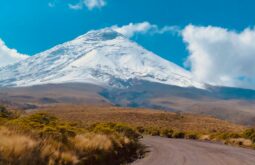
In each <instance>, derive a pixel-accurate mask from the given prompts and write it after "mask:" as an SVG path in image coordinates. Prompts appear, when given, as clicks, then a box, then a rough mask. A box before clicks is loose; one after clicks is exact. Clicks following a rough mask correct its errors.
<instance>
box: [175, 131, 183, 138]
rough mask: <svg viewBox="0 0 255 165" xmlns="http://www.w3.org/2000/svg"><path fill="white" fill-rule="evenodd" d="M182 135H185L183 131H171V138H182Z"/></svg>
mask: <svg viewBox="0 0 255 165" xmlns="http://www.w3.org/2000/svg"><path fill="white" fill-rule="evenodd" d="M184 137H185V132H182V131H176V132H174V133H173V138H178V139H181V138H184Z"/></svg>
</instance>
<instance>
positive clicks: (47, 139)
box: [0, 107, 143, 165]
mask: <svg viewBox="0 0 255 165" xmlns="http://www.w3.org/2000/svg"><path fill="white" fill-rule="evenodd" d="M0 124H1V126H0V139H1V140H0V164H10V165H27V164H30V165H47V164H48V165H71V164H82V165H94V164H98V165H100V164H102V165H107V164H109V165H118V164H125V163H128V162H131V161H133V160H135V159H137V158H138V157H140V156H142V151H143V147H142V146H141V145H140V144H139V142H138V139H139V137H140V135H139V134H138V133H137V132H136V131H134V130H133V129H132V128H130V127H128V126H126V125H123V124H113V123H108V124H94V125H91V126H90V127H87V128H85V127H82V126H81V125H79V124H77V123H73V122H67V121H63V120H59V119H58V118H57V117H55V116H53V115H50V114H48V113H33V114H23V115H22V116H20V114H19V113H16V112H15V111H7V110H6V109H5V108H4V107H0Z"/></svg>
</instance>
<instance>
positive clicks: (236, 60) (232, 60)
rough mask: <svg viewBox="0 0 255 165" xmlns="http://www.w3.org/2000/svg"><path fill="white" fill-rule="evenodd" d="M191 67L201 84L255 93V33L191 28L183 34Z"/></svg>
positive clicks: (253, 30)
mask: <svg viewBox="0 0 255 165" xmlns="http://www.w3.org/2000/svg"><path fill="white" fill-rule="evenodd" d="M182 36H183V39H184V41H185V42H186V43H187V46H188V51H189V52H190V55H189V57H188V60H187V64H188V65H189V66H190V67H191V70H192V72H193V74H194V75H195V76H196V77H197V78H198V79H200V80H201V81H204V82H207V83H209V84H213V85H223V86H235V87H244V88H254V89H255V29H250V28H247V29H245V30H243V31H242V32H235V31H231V30H228V29H225V28H220V27H213V26H207V27H201V26H194V25H189V26H187V27H186V28H185V29H184V30H183V31H182Z"/></svg>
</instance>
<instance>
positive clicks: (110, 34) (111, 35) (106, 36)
mask: <svg viewBox="0 0 255 165" xmlns="http://www.w3.org/2000/svg"><path fill="white" fill-rule="evenodd" d="M117 37H124V36H123V35H122V34H120V33H118V32H117V31H115V30H113V29H112V28H104V29H100V30H91V31H89V32H87V33H86V34H84V35H82V36H80V37H78V39H79V38H84V39H89V38H91V39H92V40H102V41H106V40H113V39H115V38H117Z"/></svg>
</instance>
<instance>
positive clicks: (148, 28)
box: [112, 22, 180, 37]
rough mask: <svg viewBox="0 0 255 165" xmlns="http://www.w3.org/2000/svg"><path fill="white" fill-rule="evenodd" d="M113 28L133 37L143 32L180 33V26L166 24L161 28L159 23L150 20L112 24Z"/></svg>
mask: <svg viewBox="0 0 255 165" xmlns="http://www.w3.org/2000/svg"><path fill="white" fill-rule="evenodd" d="M112 28H113V29H114V30H115V31H117V32H119V33H121V34H123V35H125V36H127V37H133V36H134V35H135V34H138V33H141V34H145V33H147V34H163V33H169V32H170V33H179V32H180V28H179V27H178V26H164V27H162V28H160V27H159V26H158V25H155V24H151V23H149V22H141V23H130V24H128V25H124V26H121V27H119V26H117V25H115V26H112Z"/></svg>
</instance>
